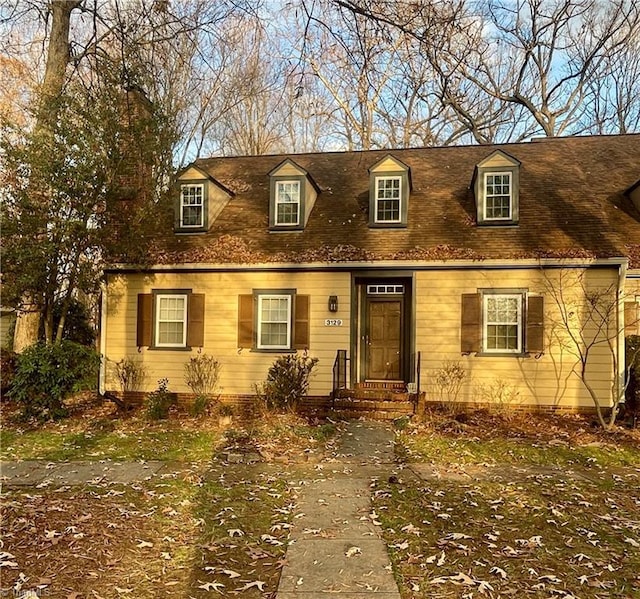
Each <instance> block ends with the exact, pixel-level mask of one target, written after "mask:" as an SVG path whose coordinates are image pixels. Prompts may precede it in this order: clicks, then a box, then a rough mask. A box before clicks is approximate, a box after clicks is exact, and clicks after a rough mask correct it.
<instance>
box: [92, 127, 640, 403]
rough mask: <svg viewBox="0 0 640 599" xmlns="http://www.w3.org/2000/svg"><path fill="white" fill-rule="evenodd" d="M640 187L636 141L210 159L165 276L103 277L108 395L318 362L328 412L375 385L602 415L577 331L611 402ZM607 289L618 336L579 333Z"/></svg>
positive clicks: (171, 243) (172, 237)
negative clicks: (283, 362) (125, 378)
mask: <svg viewBox="0 0 640 599" xmlns="http://www.w3.org/2000/svg"><path fill="white" fill-rule="evenodd" d="M639 178H640V135H622V136H597V137H595V136H594V137H570V138H556V139H544V140H534V141H531V142H527V143H517V144H506V145H497V146H488V145H477V146H461V147H445V148H420V149H406V150H389V151H383V150H381V151H363V152H336V153H316V154H297V155H294V154H291V155H271V156H250V157H235V158H209V159H201V160H198V161H196V162H195V163H193V164H192V165H190V166H189V167H188V168H186V169H185V170H184V171H183V172H182V173H181V174H180V176H179V180H178V185H177V187H176V193H175V211H174V218H173V222H172V223H170V222H167V226H166V230H165V231H164V233H163V235H162V236H160V237H159V238H158V239H156V241H155V248H156V250H155V253H154V258H153V264H152V265H151V266H146V267H144V268H142V267H140V266H137V265H134V264H114V265H113V266H112V267H111V268H110V269H109V270H108V271H107V272H106V276H105V286H104V294H103V311H102V320H103V322H102V338H101V352H102V354H103V355H104V356H106V358H107V360H106V361H105V364H104V365H103V369H102V373H101V387H102V390H103V391H104V390H107V391H118V385H117V382H116V380H115V378H114V376H113V373H112V372H111V370H110V368H109V367H108V364H109V361H117V360H120V359H122V358H124V357H126V356H135V357H137V359H139V360H140V361H141V362H143V363H144V365H145V369H146V372H147V376H146V384H145V385H146V386H145V387H144V388H142V389H140V391H150V390H152V389H154V388H156V387H157V381H158V379H160V378H167V379H168V381H169V383H168V384H169V389H171V390H172V391H176V392H179V393H187V392H188V391H189V389H188V387H187V386H186V385H185V382H184V379H183V368H184V363H185V361H187V360H188V359H189V358H190V357H191V356H193V355H195V354H197V353H198V352H203V353H207V354H211V355H213V356H215V357H216V358H217V359H218V360H219V362H220V363H221V366H222V369H221V380H220V384H221V392H222V397H223V398H227V399H229V400H232V399H236V400H238V399H242V398H249V397H251V396H253V395H254V394H255V387H254V385H255V384H256V383H259V382H261V381H263V380H264V379H265V377H266V373H267V371H268V369H269V367H270V365H271V364H272V363H273V361H274V359H275V358H276V357H277V356H278V355H282V354H285V353H290V352H307V353H308V355H310V356H312V357H316V358H318V360H319V362H318V366H317V368H316V371H315V375H314V376H313V378H312V381H311V387H310V396H312V397H314V398H316V402H317V403H318V402H319V403H323V402H324V404H325V405H329V402H330V400H331V398H332V397H335V396H336V395H340V393H341V394H342V395H345V394H347V392H345V391H341V392H340V393H338V391H339V390H340V389H345V388H346V389H350V390H354V391H349V392H348V393H350V394H353V393H356V392H357V391H356V389H362V388H365V389H369V390H371V389H372V388H376V387H379V388H386V389H387V390H388V391H396V392H404V391H407V390H408V391H409V392H411V393H414V394H415V393H418V392H422V393H424V394H425V395H426V399H427V400H439V399H448V400H456V401H461V402H480V403H484V402H487V401H499V402H505V401H508V402H512V403H515V404H518V405H525V406H529V407H536V408H545V409H546V408H554V409H555V408H566V409H574V410H575V409H588V408H590V407H591V406H592V405H593V404H592V400H591V398H590V396H589V394H588V393H587V391H586V389H585V386H584V385H583V384H582V383H581V381H580V380H579V378H578V377H577V376H575V374H572V369H574V368H575V367H576V365H577V364H578V358H577V357H576V351H575V347H572V346H571V343H570V341H571V339H570V336H568V335H567V331H566V330H565V329H566V326H568V327H569V329H571V327H573V330H574V332H577V333H578V334H583V335H584V336H586V337H589V336H591V337H593V338H597V339H599V342H598V343H596V344H595V345H594V346H593V347H592V348H591V349H590V354H589V359H588V364H587V369H588V380H589V383H590V385H591V386H592V387H593V388H594V389H595V391H596V392H597V393H598V394H599V396H600V397H604V398H606V400H607V401H610V399H611V394H612V389H613V390H615V387H616V385H617V384H620V381H621V380H622V378H621V377H622V376H623V364H622V361H621V360H620V358H621V357H622V354H623V348H624V334H625V318H626V327H627V328H626V333H627V334H630V333H638V332H639V331H638V324H637V323H638V302H640V181H639ZM593 294H596V295H597V294H602V295H603V296H604V297H610V298H612V299H613V301H614V303H615V309H614V310H613V312H612V314H611V315H610V316H609V317H608V318H607V325H606V328H607V331H606V334H605V332H604V331H603V330H602V329H600V330H599V331H597V330H595V329H594V327H598V324H597V323H595V322H586V321H584V320H583V321H581V320H580V318H581V314H586V312H583V311H581V309H580V308H579V306H580V305H584V304H585V300H588V299H589V298H590V297H593ZM558 300H560V303H559V301H558ZM569 302H575V305H576V306H578V307H577V308H576V312H575V313H574V312H573V311H571V312H567V311H563V309H562V306H568V305H569ZM567 314H569V316H568V318H569V319H570V321H569V322H565V320H566V317H567ZM563 315H564V316H565V320H563ZM574 317H576V318H574ZM584 318H587V316H585V317H584ZM587 319H588V318H587ZM563 327H564V328H563ZM612 331H613V332H612ZM598 335H600V337H598ZM605 337H606V339H605ZM447 368H449V370H451V368H453V369H454V370H455V369H457V371H458V373H460V372H461V373H462V375H463V376H461V377H460V379H459V385H458V388H456V389H455V390H452V389H449V388H447V386H446V384H447V381H444V382H443V381H442V380H441V379H442V376H443V373H444V372H447ZM456 376H458V375H456ZM454 391H455V392H454ZM399 395H401V394H400V393H399Z"/></svg>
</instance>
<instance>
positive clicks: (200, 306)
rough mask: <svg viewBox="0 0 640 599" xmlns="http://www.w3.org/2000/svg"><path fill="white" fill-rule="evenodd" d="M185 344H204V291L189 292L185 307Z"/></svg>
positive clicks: (196, 345)
mask: <svg viewBox="0 0 640 599" xmlns="http://www.w3.org/2000/svg"><path fill="white" fill-rule="evenodd" d="M187 346H189V347H203V346H204V293H191V294H189V305H188V307H187Z"/></svg>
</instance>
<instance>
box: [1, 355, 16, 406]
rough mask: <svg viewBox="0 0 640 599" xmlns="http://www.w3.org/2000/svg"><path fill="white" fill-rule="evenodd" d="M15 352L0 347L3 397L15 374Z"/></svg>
mask: <svg viewBox="0 0 640 599" xmlns="http://www.w3.org/2000/svg"><path fill="white" fill-rule="evenodd" d="M16 359H17V354H15V353H13V352H12V351H9V350H8V349H4V348H0V378H1V379H2V390H1V391H0V393H2V396H3V397H4V396H5V395H6V394H7V393H8V392H9V391H10V390H11V385H12V384H13V379H14V377H15V375H16Z"/></svg>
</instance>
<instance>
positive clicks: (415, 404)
mask: <svg viewBox="0 0 640 599" xmlns="http://www.w3.org/2000/svg"><path fill="white" fill-rule="evenodd" d="M421 361H422V354H421V353H420V352H418V353H417V354H416V394H415V397H414V398H413V412H414V414H415V411H416V409H417V407H418V402H419V401H420V368H421V364H420V363H421Z"/></svg>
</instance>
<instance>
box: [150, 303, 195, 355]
mask: <svg viewBox="0 0 640 599" xmlns="http://www.w3.org/2000/svg"><path fill="white" fill-rule="evenodd" d="M155 341H156V343H155V345H156V346H157V347H186V345H187V296H186V295H160V294H158V295H157V296H156V322H155Z"/></svg>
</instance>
